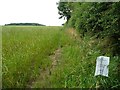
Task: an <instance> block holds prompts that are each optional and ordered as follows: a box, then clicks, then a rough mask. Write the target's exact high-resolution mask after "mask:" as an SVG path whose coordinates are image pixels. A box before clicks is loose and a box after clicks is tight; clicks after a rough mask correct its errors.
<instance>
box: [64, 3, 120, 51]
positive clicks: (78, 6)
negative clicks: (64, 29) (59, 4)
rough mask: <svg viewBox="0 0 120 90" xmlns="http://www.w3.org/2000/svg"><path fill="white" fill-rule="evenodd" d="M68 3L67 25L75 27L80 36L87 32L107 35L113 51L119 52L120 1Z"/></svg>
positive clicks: (103, 36) (101, 36) (97, 36)
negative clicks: (68, 15)
mask: <svg viewBox="0 0 120 90" xmlns="http://www.w3.org/2000/svg"><path fill="white" fill-rule="evenodd" d="M64 4H65V5H66V4H68V3H64ZM70 4H71V6H72V8H70V9H71V11H72V12H71V13H70V16H71V17H70V19H69V21H68V23H67V26H68V27H73V28H75V29H76V30H78V31H79V32H80V34H81V35H82V36H84V35H85V34H87V33H89V35H92V36H93V35H95V36H96V38H105V37H109V38H110V39H111V40H113V47H115V48H116V49H115V52H117V53H119V52H120V2H101V3H95V2H93V3H85V2H82V3H80V2H77V3H69V6H70ZM62 11H64V10H62ZM87 35H88V34H87Z"/></svg>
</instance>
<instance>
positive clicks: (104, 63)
mask: <svg viewBox="0 0 120 90" xmlns="http://www.w3.org/2000/svg"><path fill="white" fill-rule="evenodd" d="M109 61H110V57H106V56H99V57H97V60H96V70H95V76H97V75H101V76H106V77H108V65H109Z"/></svg>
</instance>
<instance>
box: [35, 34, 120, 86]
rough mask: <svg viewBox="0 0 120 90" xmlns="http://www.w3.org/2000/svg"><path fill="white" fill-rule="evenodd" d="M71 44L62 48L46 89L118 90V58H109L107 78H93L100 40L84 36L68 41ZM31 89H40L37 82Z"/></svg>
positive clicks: (119, 81) (99, 51)
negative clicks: (94, 89) (96, 89)
mask: <svg viewBox="0 0 120 90" xmlns="http://www.w3.org/2000/svg"><path fill="white" fill-rule="evenodd" d="M70 40H71V42H69V44H68V45H67V46H65V47H63V48H62V56H61V59H60V62H59V63H60V64H58V66H57V67H56V68H55V69H54V71H53V73H52V75H51V76H50V78H48V80H47V82H49V83H50V85H49V86H47V85H46V87H51V88H61V87H62V88H118V87H119V86H120V84H119V83H120V78H119V73H118V68H119V67H118V64H119V60H120V58H119V57H117V56H115V57H112V56H111V55H110V54H109V53H106V54H105V56H110V65H109V77H108V78H107V77H103V76H97V77H95V76H94V73H95V66H96V58H97V57H98V56H100V55H102V53H101V49H103V48H100V44H101V43H102V41H101V40H96V39H95V38H94V37H89V36H86V37H84V38H83V39H79V41H78V40H75V39H72V38H71V39H70ZM33 87H42V86H41V84H39V82H38V83H37V84H36V85H34V86H33Z"/></svg>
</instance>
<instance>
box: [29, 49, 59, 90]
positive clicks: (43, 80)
mask: <svg viewBox="0 0 120 90" xmlns="http://www.w3.org/2000/svg"><path fill="white" fill-rule="evenodd" d="M49 57H50V59H51V60H52V64H51V66H50V68H46V69H45V70H42V71H40V76H39V77H38V78H37V80H36V81H33V82H32V83H31V85H29V86H28V87H29V88H34V87H35V86H36V85H39V86H40V87H41V88H46V87H50V82H48V81H47V79H48V78H49V77H50V75H51V74H52V71H53V69H55V67H56V66H57V64H58V62H59V59H60V57H61V48H58V49H56V50H55V51H54V53H53V54H52V55H50V56H49Z"/></svg>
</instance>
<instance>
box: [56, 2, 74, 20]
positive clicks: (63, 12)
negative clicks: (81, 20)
mask: <svg viewBox="0 0 120 90" xmlns="http://www.w3.org/2000/svg"><path fill="white" fill-rule="evenodd" d="M57 4H58V7H57V8H58V10H59V11H58V14H59V15H60V17H59V19H61V18H64V19H65V18H66V19H67V22H68V20H69V19H70V18H71V12H72V6H71V3H69V2H59V3H57Z"/></svg>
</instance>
